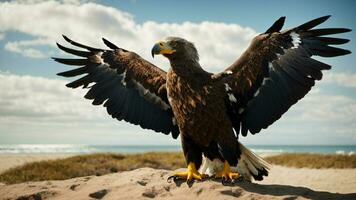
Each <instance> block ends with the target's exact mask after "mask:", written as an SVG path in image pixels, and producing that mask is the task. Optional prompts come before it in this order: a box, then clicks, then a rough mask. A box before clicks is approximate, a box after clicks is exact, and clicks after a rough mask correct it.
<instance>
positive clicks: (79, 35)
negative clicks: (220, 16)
mask: <svg viewBox="0 0 356 200" xmlns="http://www.w3.org/2000/svg"><path fill="white" fill-rule="evenodd" d="M0 5H1V6H0V31H2V32H6V31H18V32H21V33H25V34H28V35H30V36H32V37H33V38H34V39H32V40H26V41H16V42H14V41H12V42H9V43H8V44H7V49H8V50H11V51H13V52H17V53H22V54H23V55H25V56H32V57H42V56H44V55H45V54H46V53H45V52H40V51H39V49H37V48H36V47H37V46H38V45H44V44H46V45H50V46H53V47H54V44H55V41H62V42H63V39H61V34H62V33H63V34H66V35H68V36H71V37H73V39H75V40H79V41H80V42H84V43H88V44H91V45H100V46H101V47H102V46H103V44H102V43H101V37H103V36H104V37H106V38H108V39H110V40H112V41H113V42H114V43H117V44H118V45H120V46H122V47H125V48H127V49H130V50H132V51H136V52H137V53H139V54H140V55H142V56H143V57H145V58H150V49H151V47H152V46H153V44H154V43H155V42H156V41H157V40H159V39H161V38H163V37H166V36H170V35H174V36H181V37H185V38H186V39H188V40H190V41H192V42H194V43H195V44H196V46H197V48H198V50H199V53H200V55H201V63H202V65H203V66H205V67H207V68H208V69H210V70H213V71H219V70H222V69H224V67H226V66H228V65H230V64H231V63H233V62H234V61H235V60H236V58H237V57H238V56H239V55H240V54H241V53H242V51H243V50H244V49H245V48H246V47H247V45H248V43H249V42H250V40H251V38H252V37H253V36H254V35H256V32H255V31H254V30H252V29H251V28H246V27H241V26H239V25H237V24H225V23H214V22H201V23H192V22H184V23H181V24H175V23H157V22H154V21H147V22H144V23H142V24H138V23H136V22H135V21H134V17H133V16H132V15H131V14H129V13H126V12H123V11H121V10H118V9H116V8H112V7H107V6H103V5H99V4H96V3H82V4H80V3H78V2H77V1H76V3H68V2H58V1H57V2H55V1H34V2H30V3H29V2H27V1H21V2H3V3H0ZM39 40H42V41H45V43H37V42H38V41H39ZM31 41H33V42H32V43H31ZM151 61H152V60H151ZM154 62H155V63H157V64H158V65H159V66H167V65H168V62H167V60H166V59H163V58H158V59H155V60H154ZM163 68H165V69H167V67H163Z"/></svg>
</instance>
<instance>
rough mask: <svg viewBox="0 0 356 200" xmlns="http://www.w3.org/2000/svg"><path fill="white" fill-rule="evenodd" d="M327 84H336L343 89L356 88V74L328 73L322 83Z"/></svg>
mask: <svg viewBox="0 0 356 200" xmlns="http://www.w3.org/2000/svg"><path fill="white" fill-rule="evenodd" d="M322 82H323V83H325V84H336V85H339V86H343V87H350V88H356V74H355V73H352V72H351V73H333V72H329V73H326V74H325V76H324V79H323V81H322Z"/></svg>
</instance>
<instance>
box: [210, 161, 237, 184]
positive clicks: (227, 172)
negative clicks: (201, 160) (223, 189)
mask: <svg viewBox="0 0 356 200" xmlns="http://www.w3.org/2000/svg"><path fill="white" fill-rule="evenodd" d="M239 176H240V174H239V173H237V172H231V169H230V164H229V162H227V161H226V160H225V161H224V168H223V170H221V171H220V172H217V173H216V174H215V178H222V179H223V180H229V179H230V180H235V179H237V178H239Z"/></svg>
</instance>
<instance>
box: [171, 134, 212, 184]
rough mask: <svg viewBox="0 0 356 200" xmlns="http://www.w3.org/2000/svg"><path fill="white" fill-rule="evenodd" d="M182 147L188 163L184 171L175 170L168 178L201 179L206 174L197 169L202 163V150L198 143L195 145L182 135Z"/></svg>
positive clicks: (188, 180) (189, 180)
mask: <svg viewBox="0 0 356 200" xmlns="http://www.w3.org/2000/svg"><path fill="white" fill-rule="evenodd" d="M181 139H182V147H183V152H184V157H185V159H186V162H187V164H188V166H187V171H186V172H177V173H175V174H173V176H171V177H170V178H178V179H185V180H187V182H191V181H192V180H203V179H204V178H205V177H207V175H204V174H200V173H199V172H198V170H197V169H199V167H200V165H201V163H202V151H201V149H200V148H199V146H198V145H196V144H195V143H194V142H193V141H192V140H191V139H189V138H187V137H185V136H182V138H181Z"/></svg>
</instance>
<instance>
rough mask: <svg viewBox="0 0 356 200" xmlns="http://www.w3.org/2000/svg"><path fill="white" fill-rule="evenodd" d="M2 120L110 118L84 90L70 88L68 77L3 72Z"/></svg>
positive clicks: (0, 119)
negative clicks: (89, 99)
mask: <svg viewBox="0 0 356 200" xmlns="http://www.w3.org/2000/svg"><path fill="white" fill-rule="evenodd" d="M0 81H1V82H2V87H3V88H6V90H3V91H2V92H1V94H0V122H9V121H11V120H14V121H21V122H22V123H31V122H35V123H38V122H39V121H43V122H49V121H52V122H58V123H60V122H61V123H62V122H66V123H68V122H70V121H72V120H77V121H81V120H94V121H95V120H101V119H106V113H105V109H103V108H101V109H98V107H94V106H91V105H90V102H89V101H88V100H85V99H84V98H83V96H84V91H83V90H70V89H68V88H66V87H65V83H66V82H65V81H61V80H51V79H47V78H42V77H33V76H28V75H26V76H20V75H13V74H9V73H0Z"/></svg>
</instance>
